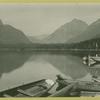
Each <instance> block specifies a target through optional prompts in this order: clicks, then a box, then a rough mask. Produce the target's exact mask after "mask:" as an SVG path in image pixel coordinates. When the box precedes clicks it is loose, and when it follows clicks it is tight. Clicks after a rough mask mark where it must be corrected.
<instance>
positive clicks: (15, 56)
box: [0, 52, 30, 77]
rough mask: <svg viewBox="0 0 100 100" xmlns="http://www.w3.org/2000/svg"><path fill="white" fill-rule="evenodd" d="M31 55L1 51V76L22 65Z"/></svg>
mask: <svg viewBox="0 0 100 100" xmlns="http://www.w3.org/2000/svg"><path fill="white" fill-rule="evenodd" d="M29 57H30V54H27V53H17V52H0V77H1V76H2V74H3V73H9V72H11V71H13V70H15V69H17V68H19V67H21V66H22V65H23V64H24V63H25V62H26V61H27V60H28V58H29Z"/></svg>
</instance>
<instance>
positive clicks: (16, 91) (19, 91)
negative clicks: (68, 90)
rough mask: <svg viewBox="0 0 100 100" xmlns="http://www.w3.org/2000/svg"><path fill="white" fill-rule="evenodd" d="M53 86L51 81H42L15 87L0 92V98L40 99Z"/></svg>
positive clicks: (46, 94) (47, 93)
mask: <svg viewBox="0 0 100 100" xmlns="http://www.w3.org/2000/svg"><path fill="white" fill-rule="evenodd" d="M54 85H55V83H54V82H53V81H52V80H49V79H42V80H39V81H36V82H32V83H28V84H25V85H21V86H17V87H15V88H12V89H8V90H4V91H1V92H0V97H41V96H44V97H45V96H48V95H50V94H49V92H48V91H49V90H50V89H51V88H52V87H53V86H54Z"/></svg>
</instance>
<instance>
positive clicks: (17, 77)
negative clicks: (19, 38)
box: [0, 52, 100, 91]
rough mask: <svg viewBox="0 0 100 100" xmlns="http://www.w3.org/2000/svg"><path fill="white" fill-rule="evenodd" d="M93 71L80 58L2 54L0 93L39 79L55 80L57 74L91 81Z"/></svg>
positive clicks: (0, 54) (57, 55)
mask: <svg viewBox="0 0 100 100" xmlns="http://www.w3.org/2000/svg"><path fill="white" fill-rule="evenodd" d="M96 70H97V71H98V73H99V72H100V71H99V70H98V69H96ZM91 71H92V70H90V69H89V68H88V66H86V65H84V64H83V63H82V58H81V57H78V56H73V55H68V54H35V53H21V52H20V53H18V52H9V53H8V52H1V53H0V91H2V90H5V89H8V88H12V87H15V86H18V85H21V84H25V83H29V82H33V81H36V80H39V79H44V78H47V79H48V78H49V79H53V80H55V79H56V75H57V74H61V75H63V76H64V77H68V78H73V79H82V80H91V73H90V72H91ZM93 71H94V69H93Z"/></svg>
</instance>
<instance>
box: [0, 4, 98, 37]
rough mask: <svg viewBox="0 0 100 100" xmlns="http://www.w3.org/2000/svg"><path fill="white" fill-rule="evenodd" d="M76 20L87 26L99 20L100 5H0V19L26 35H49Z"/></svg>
mask: <svg viewBox="0 0 100 100" xmlns="http://www.w3.org/2000/svg"><path fill="white" fill-rule="evenodd" d="M74 18H77V19H80V20H83V21H85V22H87V23H88V24H90V23H92V22H94V21H96V20H97V19H98V18H100V4H96V3H95V4H93V3H91V4H89V3H88V4H85V3H84V4H80V3H58V4H56V3H54V4H53V3H50V4H48V3H42V4H37V3H33V4H24V3H23V4H18V3H17V4H0V19H1V20H2V21H3V23H4V24H10V25H12V26H14V27H15V28H17V29H20V30H22V31H23V32H24V33H25V34H26V35H30V36H31V35H33V36H39V35H44V34H47V35H48V34H51V33H53V32H54V31H55V30H56V29H57V28H59V27H60V26H61V25H63V24H65V23H67V22H70V21H71V20H72V19H74Z"/></svg>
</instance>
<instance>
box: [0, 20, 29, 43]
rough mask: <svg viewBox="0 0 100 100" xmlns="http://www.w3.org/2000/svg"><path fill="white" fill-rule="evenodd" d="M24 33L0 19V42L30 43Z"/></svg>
mask: <svg viewBox="0 0 100 100" xmlns="http://www.w3.org/2000/svg"><path fill="white" fill-rule="evenodd" d="M30 43H31V42H30V40H29V39H28V38H27V37H26V36H25V34H24V33H23V32H22V31H20V30H18V29H16V28H14V27H13V26H11V25H7V24H3V22H2V21H1V20H0V44H8V45H9V44H30Z"/></svg>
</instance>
